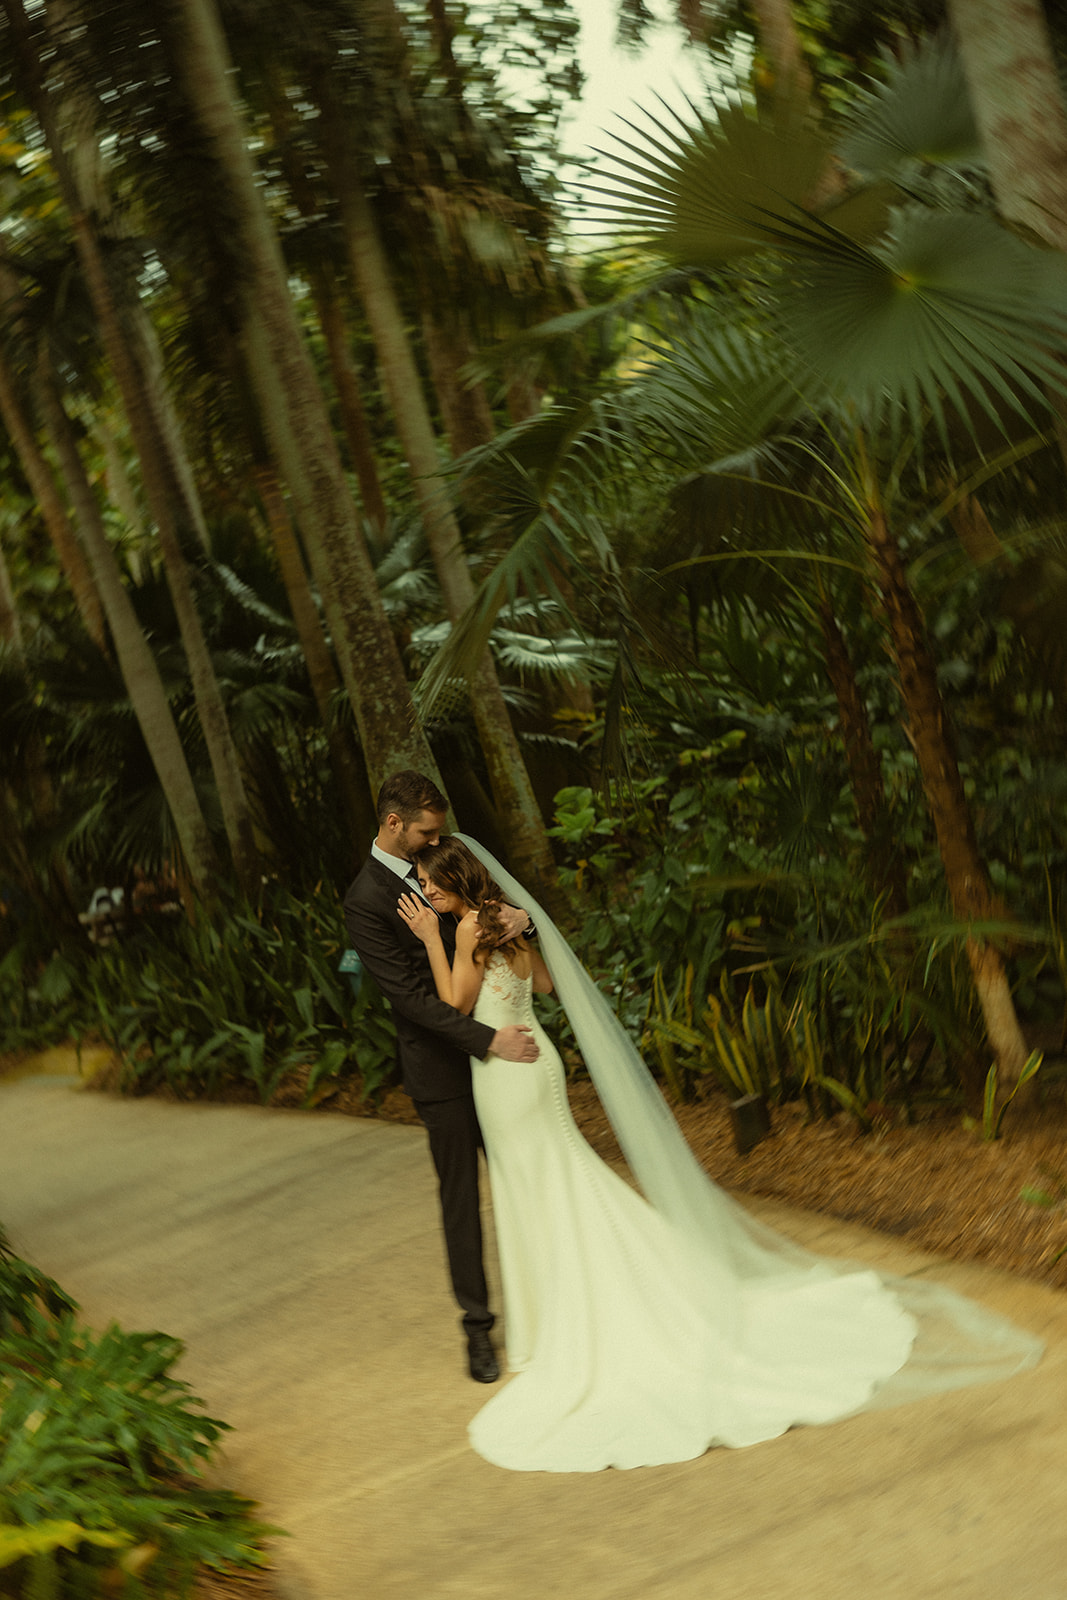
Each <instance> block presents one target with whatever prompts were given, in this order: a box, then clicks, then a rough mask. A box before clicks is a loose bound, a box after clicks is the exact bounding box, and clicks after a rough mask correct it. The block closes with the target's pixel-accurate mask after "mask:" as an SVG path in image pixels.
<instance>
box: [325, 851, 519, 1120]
mask: <svg viewBox="0 0 1067 1600" xmlns="http://www.w3.org/2000/svg"><path fill="white" fill-rule="evenodd" d="M411 889H412V886H411V885H410V884H406V883H405V882H404V880H403V879H402V878H399V877H397V875H396V873H395V872H391V871H390V870H389V868H388V867H383V866H382V863H381V862H380V861H376V860H375V859H374V857H373V856H370V857H369V858H368V859H367V861H366V862H365V863H364V865H363V868H362V870H361V871H360V873H359V876H358V877H357V878H356V880H355V882H354V883H353V884H352V885H351V887H350V888H349V890H348V893H347V894H346V895H345V927H346V928H347V930H348V938H349V942H350V944H351V945H352V947H353V948H354V949H355V950H357V951H358V952H359V958H360V960H361V961H362V962H363V965H364V966H365V967H366V969H367V971H368V972H369V973H370V975H371V977H372V978H373V979H374V981H375V983H376V984H377V985H378V987H379V989H380V990H381V991H382V993H383V994H384V995H385V996H386V998H387V999H388V1000H389V1002H390V1003H391V1005H392V1007H393V1015H394V1017H395V1019H396V1034H397V1055H398V1057H399V1060H400V1071H401V1073H402V1075H403V1080H404V1088H405V1089H406V1090H407V1092H408V1094H410V1096H411V1098H412V1099H413V1100H451V1099H454V1098H455V1097H456V1096H458V1095H463V1094H470V1092H471V1067H470V1058H471V1056H477V1057H478V1058H479V1060H480V1059H481V1058H482V1057H483V1056H485V1055H487V1054H488V1051H489V1046H490V1044H491V1042H492V1038H493V1032H494V1030H493V1029H492V1028H490V1027H488V1026H487V1024H486V1023H484V1022H475V1020H474V1018H473V1017H467V1016H464V1015H463V1013H462V1012H461V1011H456V1010H454V1009H453V1007H452V1006H449V1005H446V1004H445V1002H444V1001H443V1000H441V999H439V998H438V995H437V991H436V989H435V988H434V982H433V977H432V975H431V972H430V963H429V960H428V958H427V955H426V946H425V945H424V944H423V943H422V941H421V939H416V937H415V935H414V934H413V933H412V931H411V929H410V928H409V927H408V926H407V924H406V923H405V922H404V921H403V919H402V918H401V916H400V915H399V913H398V912H397V909H396V908H397V903H398V901H399V900H400V896H401V895H402V894H408V893H410V892H411ZM441 937H442V939H443V941H444V946H445V950H446V952H447V953H448V959H449V961H451V960H452V957H453V954H454V953H455V947H456V929H455V923H454V922H453V920H452V918H451V917H442V919H441Z"/></svg>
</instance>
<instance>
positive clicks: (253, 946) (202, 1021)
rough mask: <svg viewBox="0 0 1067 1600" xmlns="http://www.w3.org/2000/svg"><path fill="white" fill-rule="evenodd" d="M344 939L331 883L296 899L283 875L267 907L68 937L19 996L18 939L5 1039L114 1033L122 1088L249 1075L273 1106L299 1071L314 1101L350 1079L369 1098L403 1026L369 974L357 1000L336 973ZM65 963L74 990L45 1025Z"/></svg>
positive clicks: (184, 1090)
mask: <svg viewBox="0 0 1067 1600" xmlns="http://www.w3.org/2000/svg"><path fill="white" fill-rule="evenodd" d="M343 948H344V945H343V932H342V928H341V923H340V916H339V911H338V905H337V901H336V898H335V897H334V895H333V894H332V893H330V892H326V891H322V890H320V891H319V892H318V893H316V894H314V895H309V896H308V897H306V898H297V897H296V896H294V895H291V894H289V893H288V892H287V891H285V890H282V889H279V888H277V887H274V888H273V889H271V890H270V891H269V892H268V893H267V894H266V895H265V897H264V900H263V903H262V904H261V905H260V906H258V907H251V906H248V905H245V906H243V907H236V908H232V909H231V910H229V911H228V912H226V913H220V914H217V915H215V916H211V915H209V914H207V913H205V912H202V913H201V914H200V916H199V918H198V920H197V921H196V922H195V923H190V922H188V921H186V919H184V918H174V919H172V920H171V921H170V922H169V923H167V924H165V925H163V926H148V925H146V926H143V927H141V926H136V925H135V926H134V927H133V929H132V930H131V931H129V932H128V933H127V934H125V935H123V936H121V937H119V938H118V939H116V940H115V941H114V942H113V943H112V944H110V945H108V946H107V947H106V948H100V947H95V946H91V945H88V944H85V945H84V946H82V947H81V948H80V949H79V948H77V947H72V949H71V950H70V952H69V953H67V954H65V955H63V956H62V957H60V956H53V957H52V958H51V960H50V961H48V962H47V963H45V964H44V966H43V968H42V969H41V975H40V976H39V977H37V979H36V981H35V982H31V983H30V984H29V985H26V986H25V987H24V991H23V993H22V995H21V997H19V995H18V993H17V991H18V989H19V987H20V985H19V984H18V983H17V982H11V979H12V978H13V977H15V976H17V974H18V972H19V961H20V959H24V958H22V957H21V952H20V951H18V950H15V951H12V952H11V953H10V954H9V955H8V957H7V958H6V959H5V962H4V968H3V970H2V972H0V975H6V977H7V978H8V980H9V981H8V983H6V984H5V986H4V994H5V997H9V999H8V1005H9V1006H10V1007H11V1009H10V1010H9V1011H8V1013H7V1016H6V1019H5V1020H6V1021H7V1023H8V1028H7V1032H6V1034H4V1035H0V1048H12V1046H13V1045H14V1044H15V1043H16V1042H19V1043H20V1042H22V1041H23V1040H25V1039H27V1038H29V1037H33V1036H34V1030H35V1029H37V1030H39V1031H38V1033H37V1039H38V1041H39V1040H40V1039H41V1038H42V1037H47V1036H49V1035H50V1036H52V1037H55V1036H56V1030H57V1029H59V1028H61V1029H62V1033H61V1034H60V1036H63V1035H64V1034H71V1033H74V1034H76V1035H77V1036H79V1037H82V1038H86V1037H92V1038H95V1039H99V1040H102V1041H103V1042H104V1043H105V1044H107V1045H109V1046H110V1047H111V1048H112V1049H113V1050H114V1051H115V1053H116V1055H117V1056H118V1057H119V1058H120V1060H121V1063H122V1086H123V1087H124V1088H125V1089H128V1090H131V1091H133V1092H135V1093H147V1092H150V1091H152V1090H153V1089H156V1088H158V1087H160V1086H161V1085H164V1084H165V1085H166V1086H167V1087H168V1088H170V1089H171V1090H173V1091H174V1092H176V1093H177V1094H179V1095H181V1096H183V1097H193V1096H197V1095H208V1096H212V1095H215V1096H217V1095H222V1094H226V1093H228V1092H231V1091H232V1090H233V1089H234V1088H235V1087H238V1088H242V1087H243V1088H246V1089H248V1088H251V1089H252V1090H253V1091H254V1092H255V1094H256V1096H257V1097H258V1098H259V1099H260V1100H261V1101H262V1102H263V1103H264V1104H266V1103H268V1102H269V1101H270V1100H271V1099H272V1098H273V1096H274V1095H275V1093H276V1092H277V1090H278V1088H279V1086H280V1085H281V1084H282V1083H283V1082H284V1081H285V1079H286V1078H287V1076H289V1075H290V1074H293V1073H297V1072H299V1073H303V1074H305V1075H306V1079H307V1086H306V1094H307V1096H308V1098H309V1099H310V1098H315V1099H323V1098H325V1096H326V1095H327V1094H328V1093H329V1092H330V1089H331V1087H335V1086H336V1085H337V1083H338V1082H339V1081H340V1080H342V1079H344V1078H353V1077H355V1078H358V1081H359V1083H360V1085H361V1088H362V1092H363V1094H364V1095H366V1096H368V1097H372V1096H374V1095H375V1094H377V1093H378V1092H379V1091H380V1090H381V1089H382V1087H383V1085H384V1084H385V1082H386V1080H387V1079H388V1077H389V1075H390V1073H391V1072H392V1070H393V1066H394V1061H395V1029H394V1027H393V1023H392V1019H391V1017H390V1016H389V1014H388V1012H387V1010H386V1008H385V1005H384V1002H383V1001H382V998H381V996H380V995H379V994H378V993H377V991H376V989H375V988H374V985H373V984H372V983H371V982H370V981H369V980H365V982H364V985H363V988H362V990H361V992H360V995H359V998H358V1000H355V999H353V996H352V994H351V991H350V989H349V987H348V985H347V983H346V982H345V981H344V979H343V978H342V977H340V976H339V975H338V973H337V966H338V962H339V959H340V953H341V951H342V949H343ZM26 964H27V965H29V963H26ZM57 967H59V968H60V969H61V972H62V977H63V981H64V983H66V984H68V985H69V991H68V993H67V999H66V1000H65V1001H64V1003H63V1005H62V1007H61V1009H60V1015H59V1020H58V1021H57V1022H55V1023H54V1024H53V1025H52V1027H49V1023H48V1018H47V1005H48V1002H47V1000H46V996H47V994H48V993H49V992H54V990H52V991H50V989H49V974H50V973H54V972H55V971H56V969H57ZM31 971H32V968H31Z"/></svg>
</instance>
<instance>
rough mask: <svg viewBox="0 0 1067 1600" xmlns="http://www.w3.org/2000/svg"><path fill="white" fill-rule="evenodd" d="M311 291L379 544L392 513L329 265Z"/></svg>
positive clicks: (361, 488)
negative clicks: (385, 492) (384, 492)
mask: <svg viewBox="0 0 1067 1600" xmlns="http://www.w3.org/2000/svg"><path fill="white" fill-rule="evenodd" d="M311 293H312V295H313V297H314V300H315V309H316V310H317V311H318V314H319V326H320V327H321V329H322V337H323V339H324V340H325V342H326V354H327V356H328V357H329V361H330V373H331V375H332V377H333V386H334V389H335V390H336V391H337V403H338V405H339V406H340V408H341V422H342V424H343V426H344V430H345V442H346V443H347V445H348V454H349V457H350V459H351V462H352V468H353V470H354V472H355V474H356V478H357V480H358V482H359V494H360V499H361V500H362V501H363V512H364V515H365V516H366V518H367V521H368V522H369V523H370V525H371V527H372V528H373V529H374V532H375V535H376V537H377V540H378V542H379V544H380V543H381V541H382V540H383V539H384V536H385V530H386V527H387V525H388V522H389V512H388V510H387V509H386V504H385V496H384V495H383V493H382V484H381V479H380V478H379V476H378V463H377V461H376V460H375V459H374V446H373V444H372V443H371V435H370V428H369V427H368V425H367V411H366V407H365V406H364V404H363V395H362V393H361V391H360V386H359V376H358V374H357V372H356V368H355V363H354V362H353V360H352V354H351V351H350V350H349V348H348V329H347V328H346V326H345V315H344V310H343V308H342V306H341V297H340V295H339V294H338V293H337V286H336V284H335V282H334V281H333V273H332V272H331V271H330V269H329V268H328V267H323V268H321V269H320V270H318V271H316V272H314V273H313V274H312V277H311Z"/></svg>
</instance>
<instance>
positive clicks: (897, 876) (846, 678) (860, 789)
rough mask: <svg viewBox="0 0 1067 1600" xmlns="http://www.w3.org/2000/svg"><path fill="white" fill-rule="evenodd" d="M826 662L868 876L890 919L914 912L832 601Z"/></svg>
mask: <svg viewBox="0 0 1067 1600" xmlns="http://www.w3.org/2000/svg"><path fill="white" fill-rule="evenodd" d="M819 625H820V627H821V628H822V637H823V660H824V661H825V663H826V674H827V677H828V678H829V680H830V683H831V686H832V687H833V691H834V696H835V698H836V700H837V714H838V719H839V721H840V725H841V742H842V744H843V745H844V747H845V761H846V763H847V765H848V775H849V784H850V787H851V789H852V798H853V800H854V801H855V805H856V817H857V820H858V821H859V825H860V827H861V829H862V830H863V834H864V837H865V838H866V840H867V845H868V849H869V858H868V871H869V873H870V880H871V886H872V888H873V889H874V892H875V894H877V895H884V896H885V909H886V913H887V915H888V916H890V917H903V916H906V915H907V913H908V909H909V908H908V891H907V885H906V882H905V878H904V871H903V866H902V863H901V861H900V858H899V856H898V855H897V854H896V852H895V851H894V849H893V841H892V836H891V833H890V829H889V819H888V808H887V806H886V798H885V784H884V783H883V781H882V763H881V761H880V760H879V757H878V752H877V750H876V749H875V747H874V740H873V739H872V737H871V724H870V719H869V717H868V716H867V707H866V705H865V704H864V701H863V696H862V695H861V694H860V689H859V684H858V683H857V682H856V673H855V669H854V667H853V665H852V657H851V656H850V654H849V651H848V646H847V645H846V643H845V639H844V635H843V634H842V632H841V629H840V627H839V626H838V622H837V618H836V617H835V616H834V611H833V606H832V605H831V603H830V601H829V599H826V598H824V599H823V600H821V601H820V602H819Z"/></svg>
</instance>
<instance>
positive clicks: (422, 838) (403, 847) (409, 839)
mask: <svg viewBox="0 0 1067 1600" xmlns="http://www.w3.org/2000/svg"><path fill="white" fill-rule="evenodd" d="M447 820H448V818H447V817H446V815H445V813H444V812H443V811H420V812H419V814H418V816H417V817H416V818H415V820H414V821H413V822H405V821H404V819H403V818H402V817H390V818H389V822H390V824H392V823H394V822H395V823H396V824H397V825H398V826H397V830H396V834H395V837H396V846H397V854H398V855H402V856H404V857H405V859H406V860H408V861H410V860H411V858H412V857H413V856H414V854H415V852H416V851H417V850H421V849H423V847H424V846H425V845H428V844H436V843H437V841H438V840H439V839H440V837H441V829H442V828H443V827H444V825H445V823H446V822H447Z"/></svg>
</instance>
